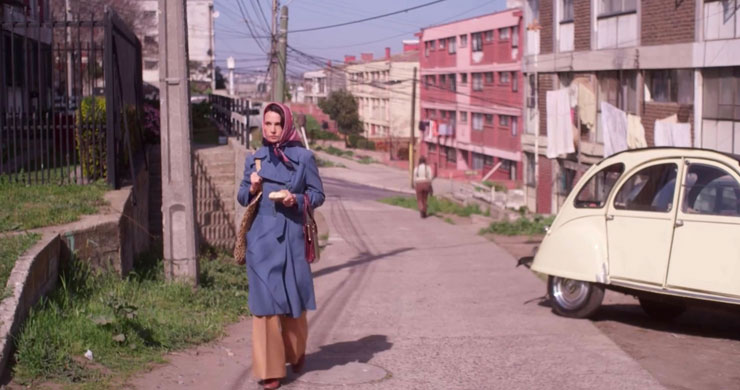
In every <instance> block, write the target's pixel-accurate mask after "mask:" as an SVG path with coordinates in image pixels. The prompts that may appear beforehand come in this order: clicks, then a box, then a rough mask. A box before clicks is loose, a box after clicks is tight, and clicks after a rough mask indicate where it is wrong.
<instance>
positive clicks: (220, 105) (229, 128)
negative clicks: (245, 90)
mask: <svg viewBox="0 0 740 390" xmlns="http://www.w3.org/2000/svg"><path fill="white" fill-rule="evenodd" d="M208 102H209V103H210V104H211V119H212V120H213V121H214V122H216V124H217V125H218V127H219V129H220V130H221V131H222V132H224V133H226V134H227V135H230V136H235V137H236V139H237V140H239V142H241V144H242V145H245V146H247V147H249V144H250V141H251V137H250V134H251V133H252V131H253V130H254V129H261V128H262V117H261V113H262V103H256V102H250V101H249V100H246V99H238V98H233V97H230V96H224V95H216V94H210V95H208Z"/></svg>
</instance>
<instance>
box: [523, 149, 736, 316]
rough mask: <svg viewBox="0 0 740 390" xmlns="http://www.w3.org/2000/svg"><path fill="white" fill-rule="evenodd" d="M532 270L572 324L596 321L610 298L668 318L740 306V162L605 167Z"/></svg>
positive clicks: (677, 157)
mask: <svg viewBox="0 0 740 390" xmlns="http://www.w3.org/2000/svg"><path fill="white" fill-rule="evenodd" d="M532 269H533V270H535V271H537V272H541V273H543V274H546V275H548V286H547V288H548V293H549V296H550V300H551V302H552V307H553V311H554V312H555V313H557V314H560V315H563V316H568V317H588V316H590V315H592V314H593V313H595V312H596V310H597V309H598V307H599V306H600V305H601V301H602V299H603V297H604V289H612V290H617V291H621V292H625V293H628V294H633V295H635V296H637V297H638V298H639V300H640V305H641V306H642V308H643V309H644V310H645V311H646V312H647V314H649V315H651V316H653V317H656V318H661V319H670V318H673V317H675V316H677V315H679V314H681V313H682V312H683V310H684V309H685V305H686V303H687V302H689V301H693V302H697V301H714V302H721V303H729V304H740V162H739V161H738V158H736V157H732V156H729V155H725V154H722V153H718V152H713V151H708V150H702V149H678V148H654V149H640V150H633V151H626V152H622V153H619V154H616V155H614V156H611V157H609V158H607V159H604V160H603V161H601V162H600V163H598V164H596V165H594V166H592V167H591V168H590V169H589V170H588V171H587V172H586V173H585V174H584V175H583V177H582V178H581V180H580V181H579V182H578V184H577V185H576V186H575V188H574V189H573V191H572V192H571V194H570V195H569V196H568V198H567V200H566V201H565V204H563V206H562V208H561V210H560V212H559V213H558V215H557V217H556V218H555V220H554V221H553V223H552V226H551V227H550V228H549V230H548V232H547V235H546V236H545V239H544V241H543V242H542V244H541V245H540V248H539V250H538V252H537V255H536V256H535V259H534V262H533V264H532Z"/></svg>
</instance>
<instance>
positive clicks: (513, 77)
mask: <svg viewBox="0 0 740 390" xmlns="http://www.w3.org/2000/svg"><path fill="white" fill-rule="evenodd" d="M511 90H512V91H513V92H518V91H519V81H518V79H517V77H516V72H511Z"/></svg>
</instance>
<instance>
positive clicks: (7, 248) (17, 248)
mask: <svg viewBox="0 0 740 390" xmlns="http://www.w3.org/2000/svg"><path fill="white" fill-rule="evenodd" d="M39 238H41V236H40V235H39V234H35V233H33V234H30V233H29V234H19V235H15V236H2V237H0V289H5V286H6V285H7V284H8V278H9V277H10V272H11V271H13V266H15V261H16V260H17V259H18V257H19V256H20V255H22V254H23V253H24V252H26V251H27V250H28V249H29V248H31V247H32V246H33V244H35V243H36V242H37V241H38V240H39ZM0 291H3V290H0ZM5 298H6V294H5V293H3V294H2V297H0V300H2V299H5Z"/></svg>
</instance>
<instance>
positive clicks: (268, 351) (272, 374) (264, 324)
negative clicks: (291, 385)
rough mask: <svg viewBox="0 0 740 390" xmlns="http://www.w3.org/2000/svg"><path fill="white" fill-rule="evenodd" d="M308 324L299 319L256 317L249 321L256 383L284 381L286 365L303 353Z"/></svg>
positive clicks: (302, 317)
mask: <svg viewBox="0 0 740 390" xmlns="http://www.w3.org/2000/svg"><path fill="white" fill-rule="evenodd" d="M306 339H308V322H307V321H306V312H305V311H304V312H303V313H302V314H301V316H300V317H298V318H293V317H290V316H281V315H273V316H263V317H257V316H255V317H254V318H253V319H252V373H253V374H254V376H255V377H256V378H258V379H272V378H283V377H285V374H286V373H285V364H286V363H290V364H295V363H297V362H298V359H300V358H301V356H303V354H305V353H306Z"/></svg>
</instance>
